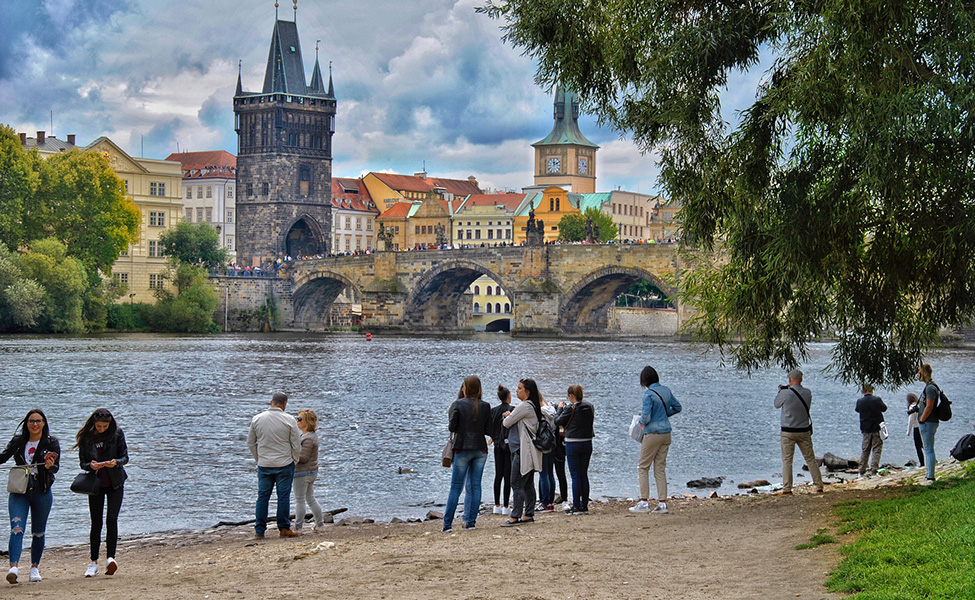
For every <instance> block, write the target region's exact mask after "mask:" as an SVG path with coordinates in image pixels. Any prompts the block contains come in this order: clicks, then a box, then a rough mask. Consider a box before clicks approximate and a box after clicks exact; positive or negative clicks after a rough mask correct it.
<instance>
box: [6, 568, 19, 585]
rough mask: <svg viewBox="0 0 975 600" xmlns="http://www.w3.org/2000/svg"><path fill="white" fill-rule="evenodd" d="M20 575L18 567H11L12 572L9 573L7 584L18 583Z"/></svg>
mask: <svg viewBox="0 0 975 600" xmlns="http://www.w3.org/2000/svg"><path fill="white" fill-rule="evenodd" d="M18 575H20V572H19V571H18V570H17V567H10V570H9V571H7V583H17V576H18Z"/></svg>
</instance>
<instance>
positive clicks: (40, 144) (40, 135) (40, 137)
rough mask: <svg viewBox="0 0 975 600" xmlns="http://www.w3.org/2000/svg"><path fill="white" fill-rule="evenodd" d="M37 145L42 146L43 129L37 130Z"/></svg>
mask: <svg viewBox="0 0 975 600" xmlns="http://www.w3.org/2000/svg"><path fill="white" fill-rule="evenodd" d="M37 145H38V146H43V145H44V132H43V131H38V132H37Z"/></svg>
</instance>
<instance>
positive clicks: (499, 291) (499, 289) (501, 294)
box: [494, 285, 504, 296]
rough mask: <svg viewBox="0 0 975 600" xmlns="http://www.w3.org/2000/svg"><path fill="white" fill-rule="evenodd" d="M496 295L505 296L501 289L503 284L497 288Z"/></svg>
mask: <svg viewBox="0 0 975 600" xmlns="http://www.w3.org/2000/svg"><path fill="white" fill-rule="evenodd" d="M494 295H495V296H504V292H502V291H501V286H500V285H499V286H498V287H497V288H495V291H494Z"/></svg>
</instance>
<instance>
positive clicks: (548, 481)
mask: <svg viewBox="0 0 975 600" xmlns="http://www.w3.org/2000/svg"><path fill="white" fill-rule="evenodd" d="M554 500H555V455H554V454H553V453H552V452H549V453H548V454H543V455H542V472H541V474H540V475H539V476H538V501H539V502H540V503H541V504H542V506H548V505H550V504H552V502H553V501H554Z"/></svg>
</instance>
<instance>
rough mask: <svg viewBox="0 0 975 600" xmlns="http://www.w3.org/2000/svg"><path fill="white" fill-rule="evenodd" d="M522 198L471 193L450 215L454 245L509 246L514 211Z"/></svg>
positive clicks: (512, 230) (521, 195) (515, 195)
mask: <svg viewBox="0 0 975 600" xmlns="http://www.w3.org/2000/svg"><path fill="white" fill-rule="evenodd" d="M524 199H525V194H511V193H504V194H471V195H470V196H468V197H467V198H466V199H465V200H464V203H463V204H462V205H461V206H460V209H459V210H458V211H457V212H456V213H455V214H454V216H453V220H452V222H453V243H454V244H455V245H475V246H481V245H485V246H500V245H502V244H503V245H508V246H510V245H512V244H513V243H514V218H515V212H516V211H517V210H518V207H519V206H521V203H522V202H523V201H524Z"/></svg>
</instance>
